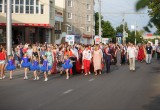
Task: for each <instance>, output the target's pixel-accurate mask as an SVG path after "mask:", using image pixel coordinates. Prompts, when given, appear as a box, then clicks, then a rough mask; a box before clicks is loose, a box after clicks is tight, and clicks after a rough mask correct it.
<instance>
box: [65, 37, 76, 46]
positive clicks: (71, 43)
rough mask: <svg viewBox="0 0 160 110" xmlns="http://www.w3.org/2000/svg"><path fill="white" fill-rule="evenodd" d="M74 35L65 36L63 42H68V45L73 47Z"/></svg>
mask: <svg viewBox="0 0 160 110" xmlns="http://www.w3.org/2000/svg"><path fill="white" fill-rule="evenodd" d="M74 39H75V36H74V35H66V38H65V41H66V42H68V44H69V45H74Z"/></svg>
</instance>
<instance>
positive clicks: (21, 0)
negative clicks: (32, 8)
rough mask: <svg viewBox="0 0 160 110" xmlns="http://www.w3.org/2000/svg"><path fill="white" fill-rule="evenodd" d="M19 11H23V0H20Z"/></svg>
mask: <svg viewBox="0 0 160 110" xmlns="http://www.w3.org/2000/svg"><path fill="white" fill-rule="evenodd" d="M20 13H24V0H20Z"/></svg>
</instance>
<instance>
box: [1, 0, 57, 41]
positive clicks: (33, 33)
mask: <svg viewBox="0 0 160 110" xmlns="http://www.w3.org/2000/svg"><path fill="white" fill-rule="evenodd" d="M6 1H7V0H0V38H1V39H0V42H5V39H6ZM54 16H55V1H54V0H12V26H13V35H12V37H13V42H14V43H15V44H18V43H20V42H22V43H25V42H28V43H36V42H40V43H44V42H48V43H51V39H52V37H54V36H53V33H52V32H53V29H54V24H55V20H54V18H55V17H54Z"/></svg>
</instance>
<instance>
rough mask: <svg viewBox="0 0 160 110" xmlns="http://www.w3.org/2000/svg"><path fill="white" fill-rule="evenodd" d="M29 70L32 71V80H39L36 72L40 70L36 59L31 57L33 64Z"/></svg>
mask: <svg viewBox="0 0 160 110" xmlns="http://www.w3.org/2000/svg"><path fill="white" fill-rule="evenodd" d="M30 70H31V71H34V80H39V76H38V74H37V72H38V71H39V70H40V66H39V62H38V57H35V56H34V57H33V64H32V65H31V66H30Z"/></svg>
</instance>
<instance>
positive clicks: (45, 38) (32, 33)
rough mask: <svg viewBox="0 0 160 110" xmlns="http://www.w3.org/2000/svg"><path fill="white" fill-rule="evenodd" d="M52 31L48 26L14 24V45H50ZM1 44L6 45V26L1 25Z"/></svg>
mask: <svg viewBox="0 0 160 110" xmlns="http://www.w3.org/2000/svg"><path fill="white" fill-rule="evenodd" d="M51 32H52V29H51V28H50V27H49V26H48V25H46V26H42V25H41V26H36V25H33V24H32V26H30V25H25V24H16V25H15V24H13V26H12V43H13V44H15V45H17V44H20V43H22V44H25V43H30V44H35V43H45V42H48V43H50V41H51ZM0 43H6V25H5V24H3V25H2V24H0Z"/></svg>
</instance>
